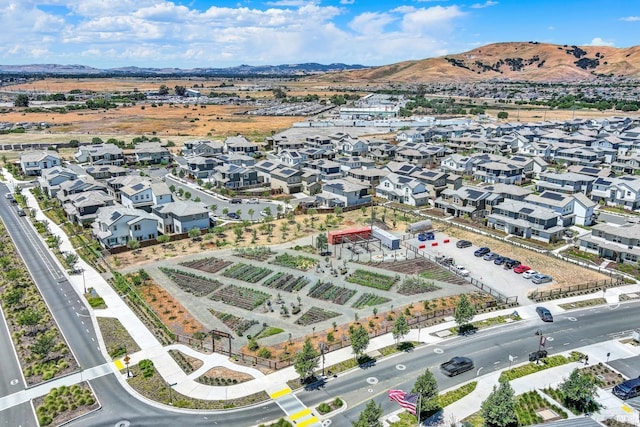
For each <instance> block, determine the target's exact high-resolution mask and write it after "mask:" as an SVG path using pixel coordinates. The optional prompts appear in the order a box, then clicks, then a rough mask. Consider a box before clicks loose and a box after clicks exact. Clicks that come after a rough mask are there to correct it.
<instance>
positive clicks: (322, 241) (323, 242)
mask: <svg viewBox="0 0 640 427" xmlns="http://www.w3.org/2000/svg"><path fill="white" fill-rule="evenodd" d="M328 245H329V240H328V239H327V235H326V234H325V233H320V234H318V238H317V239H316V248H318V251H320V252H324V251H325V250H326V248H327V246H328Z"/></svg>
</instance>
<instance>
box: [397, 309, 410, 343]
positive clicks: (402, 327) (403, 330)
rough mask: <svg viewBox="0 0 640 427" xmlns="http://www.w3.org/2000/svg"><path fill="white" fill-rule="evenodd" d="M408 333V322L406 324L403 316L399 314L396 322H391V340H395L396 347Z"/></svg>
mask: <svg viewBox="0 0 640 427" xmlns="http://www.w3.org/2000/svg"><path fill="white" fill-rule="evenodd" d="M408 333H409V322H407V318H406V317H404V314H402V313H400V315H399V316H398V317H396V321H395V322H393V339H394V340H396V345H398V341H400V340H402V338H404V337H405V335H407V334H408Z"/></svg>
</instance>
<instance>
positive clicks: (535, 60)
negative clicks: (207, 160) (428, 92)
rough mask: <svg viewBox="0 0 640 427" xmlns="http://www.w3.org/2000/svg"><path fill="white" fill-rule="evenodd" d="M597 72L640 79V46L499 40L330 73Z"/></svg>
mask: <svg viewBox="0 0 640 427" xmlns="http://www.w3.org/2000/svg"><path fill="white" fill-rule="evenodd" d="M597 76H611V77H627V78H632V79H636V78H640V46H634V47H630V48H615V47H608V46H569V45H555V44H546V43H538V42H514V43H495V44H490V45H486V46H482V47H479V48H477V49H473V50H470V51H468V52H465V53H460V54H455V55H445V56H441V57H438V58H429V59H424V60H419V61H406V62H399V63H396V64H391V65H385V66H381V67H375V68H368V69H364V70H355V71H348V72H342V73H331V74H328V75H325V76H324V77H321V79H322V80H325V81H328V80H331V81H334V82H336V81H341V82H349V81H350V82H357V81H367V82H395V83H435V82H461V81H474V80H475V81H482V80H489V79H505V80H521V81H577V80H591V79H595V78H596V77H597Z"/></svg>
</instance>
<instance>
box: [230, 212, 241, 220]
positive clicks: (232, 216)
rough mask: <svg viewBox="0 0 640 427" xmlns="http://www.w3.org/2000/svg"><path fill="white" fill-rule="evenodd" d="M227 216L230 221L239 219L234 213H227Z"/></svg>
mask: <svg viewBox="0 0 640 427" xmlns="http://www.w3.org/2000/svg"><path fill="white" fill-rule="evenodd" d="M227 216H228V217H229V218H231V219H240V215H238V214H237V213H235V212H229V213H228V214H227Z"/></svg>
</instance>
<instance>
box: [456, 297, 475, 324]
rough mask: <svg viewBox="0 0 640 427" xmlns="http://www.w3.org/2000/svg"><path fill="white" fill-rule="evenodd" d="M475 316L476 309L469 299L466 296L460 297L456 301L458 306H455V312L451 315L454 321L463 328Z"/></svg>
mask: <svg viewBox="0 0 640 427" xmlns="http://www.w3.org/2000/svg"><path fill="white" fill-rule="evenodd" d="M475 315H476V309H475V308H474V307H473V304H471V301H469V298H468V297H467V295H466V294H462V295H460V299H458V304H456V311H455V313H454V314H453V318H454V319H455V320H456V323H457V324H458V326H459V327H460V326H464V325H467V324H469V322H471V319H473V316H475Z"/></svg>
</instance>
